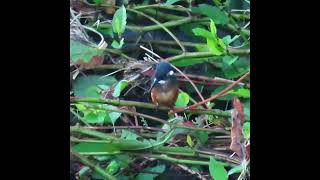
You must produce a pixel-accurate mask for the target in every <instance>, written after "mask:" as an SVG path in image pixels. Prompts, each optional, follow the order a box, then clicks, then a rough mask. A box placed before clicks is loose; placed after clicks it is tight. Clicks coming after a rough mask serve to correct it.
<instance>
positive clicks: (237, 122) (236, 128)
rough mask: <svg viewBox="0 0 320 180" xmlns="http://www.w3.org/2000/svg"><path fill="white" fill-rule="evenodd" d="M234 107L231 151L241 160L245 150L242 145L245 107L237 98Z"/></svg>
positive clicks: (234, 99)
mask: <svg viewBox="0 0 320 180" xmlns="http://www.w3.org/2000/svg"><path fill="white" fill-rule="evenodd" d="M232 104H233V107H234V110H233V111H232V114H231V118H232V127H231V144H230V149H231V150H232V151H233V152H235V153H236V154H237V155H238V156H239V157H240V159H243V156H244V154H243V149H244V145H243V144H242V143H241V141H242V139H243V134H242V126H243V123H244V112H243V105H242V104H241V102H240V100H239V99H238V98H237V97H234V98H233V102H232Z"/></svg>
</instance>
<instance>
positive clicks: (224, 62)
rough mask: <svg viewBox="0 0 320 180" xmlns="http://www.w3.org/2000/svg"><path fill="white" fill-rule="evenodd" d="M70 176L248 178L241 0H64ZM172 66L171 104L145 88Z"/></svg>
mask: <svg viewBox="0 0 320 180" xmlns="http://www.w3.org/2000/svg"><path fill="white" fill-rule="evenodd" d="M70 6H71V8H70V14H71V16H70V17H71V20H70V85H71V88H70V155H71V162H70V175H71V177H72V178H76V179H120V180H121V179H136V180H140V179H146V180H149V179H150V180H152V179H170V178H173V177H175V178H178V179H185V178H186V177H187V178H190V179H203V180H204V179H215V180H226V179H247V178H249V177H250V173H249V169H250V1H248V0H226V1H222V0H213V1H203V0H201V1H192V0H187V1H185V0H166V1H150V0H132V1H125V0H124V1H115V0H87V1H78V0H76V1H70ZM160 61H167V62H169V63H171V64H172V65H173V66H174V68H176V71H175V75H176V77H177V79H178V82H179V88H180V92H179V94H178V98H177V101H176V102H175V107H174V108H173V109H170V108H168V107H163V106H160V107H156V106H155V105H154V104H153V103H152V101H151V97H150V84H151V83H150V79H151V77H152V76H153V74H154V69H155V66H156V64H157V63H158V62H160Z"/></svg>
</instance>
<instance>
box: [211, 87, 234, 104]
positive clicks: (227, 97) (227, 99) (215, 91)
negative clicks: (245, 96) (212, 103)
mask: <svg viewBox="0 0 320 180" xmlns="http://www.w3.org/2000/svg"><path fill="white" fill-rule="evenodd" d="M226 87H227V85H223V86H220V87H218V88H216V89H215V90H214V91H213V92H212V93H211V96H214V95H216V94H218V93H220V92H221V91H222V90H224V89H225V88H226ZM232 98H233V97H232V95H230V94H226V95H224V96H221V97H218V98H217V99H218V100H222V101H230V100H232Z"/></svg>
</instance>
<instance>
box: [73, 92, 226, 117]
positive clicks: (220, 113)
mask: <svg viewBox="0 0 320 180" xmlns="http://www.w3.org/2000/svg"><path fill="white" fill-rule="evenodd" d="M70 102H71V103H76V102H89V103H100V104H110V105H113V106H135V107H140V108H146V109H156V106H155V105H154V104H152V103H145V102H138V101H126V100H116V99H99V98H81V97H72V96H70ZM159 110H163V111H169V110H170V109H169V108H167V107H164V106H160V107H159ZM185 112H187V113H192V114H208V115H215V116H221V117H231V114H230V112H225V111H222V110H218V109H215V110H213V109H211V110H205V109H188V110H186V111H185Z"/></svg>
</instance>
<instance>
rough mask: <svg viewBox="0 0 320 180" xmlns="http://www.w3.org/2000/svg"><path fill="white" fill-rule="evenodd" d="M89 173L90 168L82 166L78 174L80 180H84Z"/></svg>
mask: <svg viewBox="0 0 320 180" xmlns="http://www.w3.org/2000/svg"><path fill="white" fill-rule="evenodd" d="M89 172H90V168H89V167H88V166H84V167H83V168H81V170H80V171H79V172H78V174H79V177H80V179H81V178H84V176H85V175H86V174H88V173H89Z"/></svg>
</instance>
